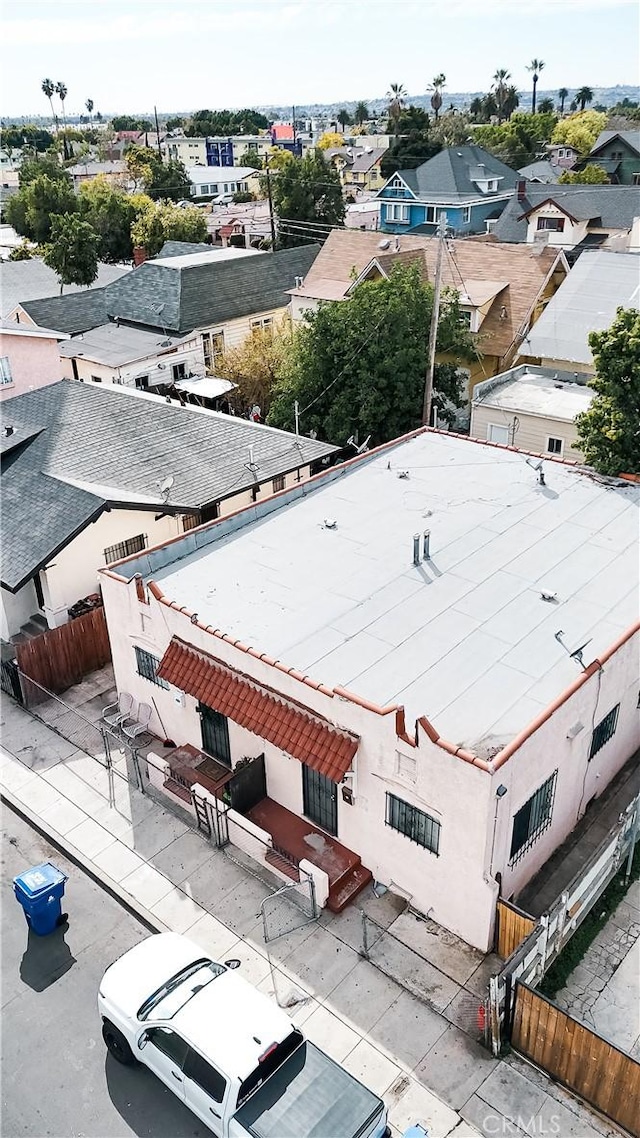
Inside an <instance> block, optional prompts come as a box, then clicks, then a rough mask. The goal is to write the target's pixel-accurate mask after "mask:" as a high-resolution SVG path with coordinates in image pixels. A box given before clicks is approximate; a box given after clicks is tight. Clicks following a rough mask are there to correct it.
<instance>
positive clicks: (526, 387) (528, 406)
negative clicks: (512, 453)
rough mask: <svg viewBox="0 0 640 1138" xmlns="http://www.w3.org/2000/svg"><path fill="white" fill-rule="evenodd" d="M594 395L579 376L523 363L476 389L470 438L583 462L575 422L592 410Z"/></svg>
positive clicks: (472, 404)
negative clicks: (580, 415) (578, 416)
mask: <svg viewBox="0 0 640 1138" xmlns="http://www.w3.org/2000/svg"><path fill="white" fill-rule="evenodd" d="M593 394H594V393H593V391H592V390H591V388H589V387H587V386H586V376H584V375H580V373H578V372H561V371H556V370H555V369H553V368H542V367H536V366H535V365H533V364H521V365H520V366H519V367H515V368H511V369H510V370H509V371H505V372H503V373H502V375H494V376H493V377H492V378H491V379H485V380H484V382H483V383H478V384H476V386H475V388H474V391H473V399H472V402H471V427H470V433H471V435H472V437H473V438H474V439H483V440H486V441H487V442H491V443H503V444H504V445H506V446H517V447H519V448H520V449H521V450H527V451H531V452H533V453H534V454H540V455H543V456H545V457H546V456H548V455H555V456H556V457H557V458H564V459H573V460H574V461H575V462H582V461H583V455H582V452H581V451H580V449H579V447H578V432H577V429H576V425H575V419H576V415H579V414H581V412H583V411H587V410H588V408H589V407H590V406H591V401H592V399H593Z"/></svg>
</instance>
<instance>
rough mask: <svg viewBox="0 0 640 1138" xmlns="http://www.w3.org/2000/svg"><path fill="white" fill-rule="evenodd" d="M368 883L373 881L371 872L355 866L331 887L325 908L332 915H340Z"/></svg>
mask: <svg viewBox="0 0 640 1138" xmlns="http://www.w3.org/2000/svg"><path fill="white" fill-rule="evenodd" d="M370 881H373V874H372V872H371V870H370V869H366V868H365V866H364V865H357V866H356V867H355V868H354V869H352V870H350V872H349V873H346V874H344V875H343V876H342V877H341V878H340V880H339V881H338V882H336V884H335V885H332V887H331V889H330V890H329V897H328V899H327V908H328V909H330V910H331V912H332V913H341V912H342V910H343V909H345V908H346V907H347V905H348V904H349V903H350V902H351V901H353V899H354V897H357V896H358V893H361V892H362V890H363V889H364V888H365V887H366V886H367V885H368V884H369V882H370Z"/></svg>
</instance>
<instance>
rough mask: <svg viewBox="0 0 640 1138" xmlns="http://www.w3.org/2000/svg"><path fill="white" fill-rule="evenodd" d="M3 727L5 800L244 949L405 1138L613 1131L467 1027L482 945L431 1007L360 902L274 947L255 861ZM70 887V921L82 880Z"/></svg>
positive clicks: (83, 759) (124, 889) (60, 748)
mask: <svg viewBox="0 0 640 1138" xmlns="http://www.w3.org/2000/svg"><path fill="white" fill-rule="evenodd" d="M2 732H3V733H2V742H3V747H2V749H1V750H0V788H1V789H2V793H3V796H4V798H5V800H6V801H7V802H8V803H9V804H10V805H13V806H14V807H15V808H17V809H18V810H20V811H21V812H22V813H23V814H24V815H25V816H26V817H28V818H29V819H30V820H32V821H33V822H34V823H35V824H37V825H38V826H39V827H40V828H41V829H42V830H43V831H44V832H45V833H46V835H47V837H48V838H49V839H50V840H51V841H52V842H53V843H54V844H56V845H58V846H59V847H60V848H62V849H63V850H64V851H65V853H66V854H67V855H68V856H70V857H71V858H72V860H75V861H76V862H77V863H78V864H80V865H81V866H83V867H85V868H86V869H87V870H88V871H89V872H91V873H92V874H94V875H95V876H97V877H98V879H100V880H101V881H102V882H103V883H104V884H105V885H106V886H107V887H108V888H110V889H111V890H112V891H113V892H114V893H115V894H116V895H117V896H120V897H121V898H122V899H123V900H125V901H126V902H127V903H128V904H129V905H130V906H131V907H133V908H134V909H135V910H136V911H137V912H139V913H140V914H141V915H142V916H143V917H144V918H145V919H146V920H147V921H148V922H149V923H150V925H151V927H153V928H155V929H156V930H158V931H164V930H166V929H172V930H174V931H176V932H183V933H188V935H189V936H191V937H193V939H194V940H195V941H197V942H198V943H199V944H200V945H202V947H203V948H205V949H206V950H207V951H209V952H211V954H212V955H213V956H214V957H217V958H219V959H223V960H224V959H229V958H232V957H235V958H237V959H239V960H240V961H241V966H242V973H243V974H244V975H245V977H246V978H247V979H248V980H249V981H250V982H252V983H254V984H256V985H257V986H258V987H259V988H260V989H261V990H262V991H264V992H267V993H268V994H270V995H272V996H274V997H275V998H276V999H277V1000H278V1002H279V1003H280V1004H281V1005H282V1006H286V1007H287V1009H288V1012H289V1014H290V1015H291V1018H292V1019H294V1020H295V1021H296V1022H297V1023H300V1024H301V1025H304V1031H305V1033H306V1034H307V1036H308V1037H309V1038H310V1039H312V1040H313V1041H315V1042H316V1043H317V1044H318V1045H319V1046H321V1047H323V1048H324V1049H325V1050H326V1051H327V1052H328V1053H329V1054H330V1055H332V1056H333V1057H334V1058H335V1059H336V1060H337V1061H338V1062H341V1063H342V1064H343V1065H344V1066H345V1067H346V1068H347V1069H348V1070H350V1071H352V1072H353V1073H354V1074H356V1075H357V1076H358V1077H359V1078H361V1079H362V1080H363V1081H364V1082H365V1083H367V1084H368V1085H369V1086H370V1087H371V1088H372V1089H373V1090H375V1091H376V1092H378V1093H379V1094H380V1095H382V1096H383V1097H384V1099H385V1102H386V1103H387V1106H388V1108H389V1119H390V1123H391V1125H392V1128H393V1133H394V1136H398V1135H399V1134H401V1133H402V1132H403V1130H404V1129H405V1128H407V1127H408V1126H409V1125H410V1124H412V1123H413V1122H416V1121H419V1122H421V1123H422V1124H423V1125H424V1126H425V1127H426V1128H427V1129H428V1131H429V1135H430V1138H445V1136H446V1135H449V1134H455V1135H456V1136H458V1138H466V1136H471V1138H472V1136H473V1135H477V1134H478V1133H481V1134H484V1135H486V1136H487V1138H489V1135H491V1136H494V1135H496V1134H501V1135H504V1134H510V1135H515V1136H522V1135H524V1134H530V1135H534V1134H541V1133H554V1134H556V1135H559V1138H564V1136H566V1138H575V1136H579V1138H596V1136H597V1135H601V1136H602V1135H610V1134H616V1133H617V1131H616V1130H615V1128H614V1127H613V1126H611V1125H609V1124H607V1123H604V1122H603V1121H602V1120H601V1119H599V1118H596V1117H595V1115H594V1114H593V1113H592V1112H591V1111H589V1110H588V1109H587V1108H585V1107H583V1106H582V1104H580V1103H578V1102H577V1101H576V1100H575V1099H574V1098H573V1097H572V1096H571V1095H569V1094H568V1093H566V1092H564V1091H563V1090H562V1089H560V1088H558V1087H556V1086H554V1085H553V1084H552V1083H551V1082H550V1081H549V1080H548V1079H547V1078H546V1077H545V1076H543V1075H541V1074H540V1073H539V1072H537V1071H536V1070H534V1069H533V1068H531V1067H530V1066H529V1065H528V1064H526V1063H525V1062H524V1061H523V1060H521V1059H519V1058H518V1057H516V1056H509V1057H508V1058H507V1059H504V1060H501V1061H498V1060H496V1059H493V1058H492V1057H491V1056H490V1055H489V1054H488V1053H487V1052H486V1051H485V1050H484V1049H483V1048H482V1047H480V1045H479V1044H478V1043H477V1042H476V1041H475V1039H474V1038H473V1037H472V1034H470V1032H469V1030H463V1029H462V1028H461V1026H460V1023H462V1024H463V1026H466V1027H467V1028H469V1022H470V1014H471V1012H473V1015H475V1010H476V1009H477V1002H478V995H480V993H481V991H482V985H483V984H484V982H485V981H484V978H483V971H482V968H483V966H482V965H481V964H480V965H479V964H478V962H477V960H476V959H475V958H474V957H473V955H471V956H470V957H468V958H466V959H465V956H464V953H463V952H461V950H460V948H459V944H460V943H461V942H458V944H457V945H456V943H455V942H456V940H457V938H453V939H452V942H451V946H450V947H451V954H450V955H451V961H450V962H449V971H455V970H457V971H458V975H459V980H458V983H457V984H456V982H455V981H453V980H449V984H450V985H451V987H450V988H447V986H446V983H445V980H446V976H445V974H444V973H439V974H438V975H439V979H438V981H437V984H438V985H439V987H440V989H441V990H440V992H439V994H437V993H436V992H435V981H434V987H433V992H432V998H431V1005H429V1004H427V1003H425V1002H424V1001H423V1000H420V999H418V998H416V997H415V996H414V995H412V994H410V993H409V992H407V991H406V990H405V989H404V988H403V987H401V986H400V985H399V984H397V983H395V981H394V980H392V979H390V978H389V977H388V976H387V975H384V974H383V973H382V972H381V971H380V970H379V969H378V968H376V967H375V966H374V965H373V964H372V963H370V962H369V961H366V960H364V959H362V957H361V955H360V954H359V952H358V948H359V946H360V916H359V914H358V912H357V910H356V909H354V907H351V908H350V909H347V910H345V912H344V913H342V914H340V916H339V917H333V916H332V915H331V914H329V913H327V912H326V911H324V912H323V913H322V916H321V918H320V920H319V921H317V922H312V923H308V924H306V925H305V926H304V927H302V928H298V929H296V930H295V931H293V932H291V933H288V934H287V935H284V936H282V937H280V938H279V939H278V940H276V941H274V942H272V943H271V944H270V945H269V946H265V944H264V941H263V936H262V931H263V930H262V921H261V918H260V906H261V904H262V901H263V900H264V898H265V897H266V896H268V895H269V894H270V893H271V889H270V888H269V886H268V885H266V884H265V882H264V881H263V880H261V879H260V878H259V877H257V876H256V875H255V874H253V873H251V872H250V871H249V869H248V868H247V867H246V866H243V865H241V864H239V862H237V861H235V860H232V859H231V858H230V857H228V856H227V855H225V853H223V852H221V851H219V850H216V849H214V848H213V847H212V846H211V844H210V843H209V842H208V841H206V840H205V838H204V837H203V836H202V835H201V834H199V833H197V832H195V831H194V830H193V829H191V828H190V827H189V826H188V825H187V824H186V823H185V822H183V821H182V820H181V819H179V818H178V817H176V816H175V815H174V814H173V813H168V812H167V811H166V810H164V809H163V808H162V807H161V806H160V805H159V804H158V803H157V802H156V801H154V800H153V799H151V798H150V797H148V796H144V795H142V794H140V793H139V792H138V791H136V790H134V789H133V787H132V786H131V785H130V784H129V783H128V782H126V781H125V780H124V779H122V778H119V777H118V775H117V774H115V775H114V776H113V778H112V781H111V783H110V781H109V778H108V776H107V772H106V771H105V770H104V769H103V768H102V767H101V766H100V765H99V764H98V763H97V762H96V760H95V759H92V758H90V757H89V756H88V755H87V754H85V753H84V752H82V751H79V750H77V749H75V747H74V744H73V743H70V742H67V741H66V740H65V739H63V738H61V737H60V736H59V735H57V734H56V733H55V732H54V731H53V730H51V729H50V728H49V727H48V726H46V725H45V724H43V723H41V722H40V721H39V720H37V719H34V718H33V717H32V716H31V715H29V714H28V713H27V712H25V711H24V710H23V709H22V708H20V707H18V706H17V705H16V704H15V703H14V702H13V701H11V700H9V699H7V698H6V697H3V704H2ZM67 897H68V910H69V913H70V916H71V920H73V881H71V882H70V883H69V886H68V889H67ZM359 900H360V899H359ZM361 907H362V908H364V909H365V910H366V911H367V912H368V913H369V915H370V916H371V917H372V918H373V919H374V920H375V921H376V922H378V923H379V924H381V925H385V926H387V927H388V926H390V925H391V924H393V923H394V922H396V921H402V922H404V923H405V925H407V926H408V927H405V928H402V927H400V931H401V932H403V933H404V936H405V938H407V937H411V936H412V935H413V936H417V937H418V938H420V937H424V936H428V935H429V929H428V926H425V925H424V922H419V923H416V922H415V920H414V919H413V918H408V917H407V915H406V914H403V915H402V916H401V917H399V916H398V908H397V901H396V899H394V898H393V897H391V896H389V895H386V896H385V897H383V898H379V899H378V898H376V897H374V896H373V894H372V892H371V891H369V894H368V896H365V897H364V899H363V900H362V905H361ZM3 919H4V920H11V919H14V915H13V914H10V913H6V912H5V913H4V914H3ZM412 920H413V922H414V923H413V926H412V925H411V924H410V922H411V921H412ZM445 948H446V934H445V938H444V939H443V940H442V941H441V942H439V947H438V951H439V952H440V953H441V955H442V956H443V958H444V957H445V956H446V955H447V953H446V952H445ZM467 948H468V946H467ZM468 952H469V953H471V954H473V950H470V949H469V950H468ZM452 962H453V968H452V967H451V963H452ZM442 963H443V966H444V963H445V961H444V959H443V961H442ZM463 985H466V987H465V986H463ZM474 986H475V987H479V988H480V992H478V993H477V994H474ZM435 995H438V998H437V999H436V998H433V996H435ZM469 999H471V1000H472V1001H473V1004H472V1006H471V1009H470V1007H469V1002H468V1001H469ZM545 1127H546V1129H545Z"/></svg>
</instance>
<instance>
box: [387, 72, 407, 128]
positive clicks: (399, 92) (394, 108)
mask: <svg viewBox="0 0 640 1138" xmlns="http://www.w3.org/2000/svg"><path fill="white" fill-rule="evenodd" d="M406 97H407V92H406V89H405V88H404V87H403V86H402V83H391V84H390V86H389V90H388V91H387V99H388V100H389V108H388V110H389V118H390V119H391V121H392V122H393V133H394V134H397V133H398V119H399V118H400V114H401V111H402V108H403V107H404V101H405V99H406Z"/></svg>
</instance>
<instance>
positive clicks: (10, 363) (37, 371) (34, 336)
mask: <svg viewBox="0 0 640 1138" xmlns="http://www.w3.org/2000/svg"><path fill="white" fill-rule="evenodd" d="M69 338H70V337H69V336H68V335H67V334H66V332H53V331H52V330H51V329H49V328H35V327H33V326H27V325H24V324H16V323H14V322H13V321H10V320H3V321H2V322H0V399H10V398H11V397H12V396H13V395H24V393H25V392H26V391H33V390H35V388H36V387H46V386H47V384H49V383H57V382H58V380H59V379H62V378H63V376H62V360H61V359H60V354H59V352H58V343H59V341H60V340H68V339H69Z"/></svg>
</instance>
